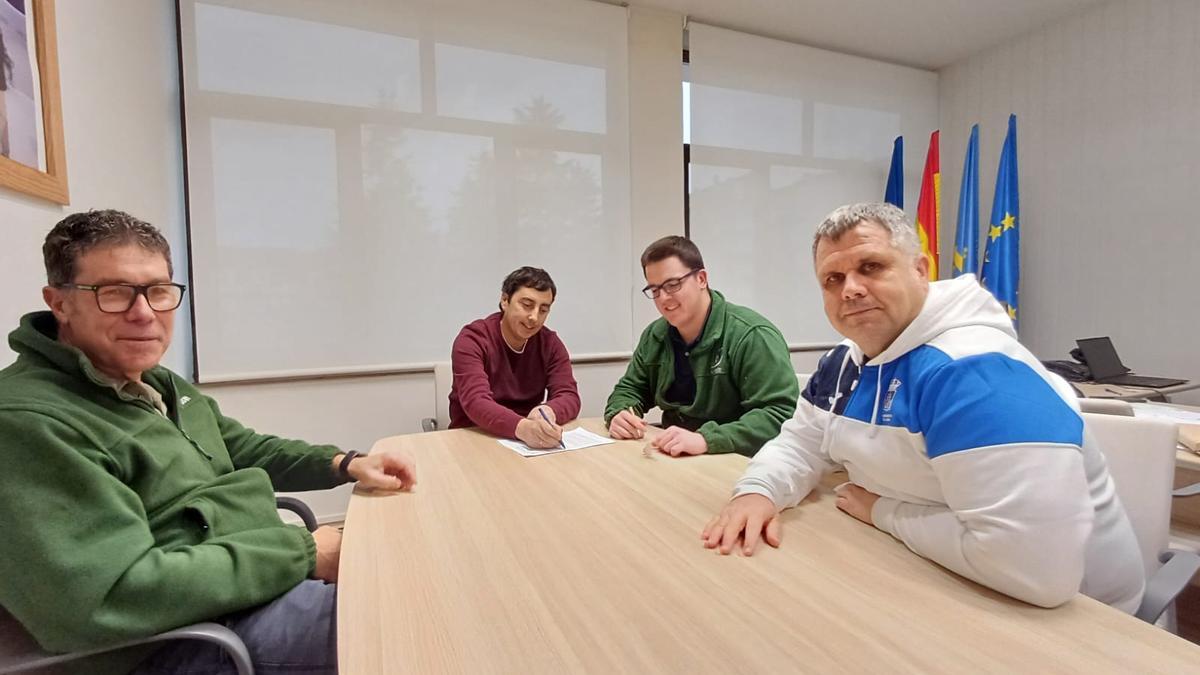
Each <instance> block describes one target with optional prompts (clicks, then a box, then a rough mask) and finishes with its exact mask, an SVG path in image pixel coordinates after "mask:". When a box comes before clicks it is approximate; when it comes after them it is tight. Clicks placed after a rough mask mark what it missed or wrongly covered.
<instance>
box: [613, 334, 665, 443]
mask: <svg viewBox="0 0 1200 675" xmlns="http://www.w3.org/2000/svg"><path fill="white" fill-rule="evenodd" d="M653 329H654V324H653V323H651V324H650V325H649V326H647V327H646V329H645V330H643V331H642V336H641V337H640V338H639V339H638V343H637V347H636V348H634V350H633V357H632V358H631V359H629V365H628V366H627V367H626V368H625V374H624V375H622V376H621V379H620V380H617V384H616V385H615V386H614V387H613V390H612V393H611V394H609V395H608V402H607V403H606V404H605V405H604V426H605V427H606V428H607V427H608V424H609V422H612V418H614V417H616V416H617V415H619V414H620V413H621V411H622V410H626V409H628V408H633V411H634V413H636V414H637V415H638V416H639V417H641V416H643V415H645V414H646V412H647V411H649V410H650V409H651V408H653V407H654V390H655V388H656V387H657V386H658V384H659V383H658V377H659V368H658V366H657V364H654V363H652V362H651V358H650V354H651V352H652V351H653V346H652V342H653V341H654V336H653V334H652V332H651V331H652V330H653Z"/></svg>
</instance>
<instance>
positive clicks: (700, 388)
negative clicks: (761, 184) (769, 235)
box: [604, 236, 800, 457]
mask: <svg viewBox="0 0 1200 675" xmlns="http://www.w3.org/2000/svg"><path fill="white" fill-rule="evenodd" d="M642 272H643V274H645V277H646V282H647V285H646V287H645V288H644V289H642V292H643V293H645V295H646V297H648V298H651V299H652V300H654V306H655V307H656V308H657V309H658V312H659V314H662V318H661V319H657V320H655V321H654V322H653V323H651V324H650V325H649V326H648V327H647V328H646V330H645V331H643V332H642V337H641V339H639V340H638V345H637V349H636V350H635V351H634V353H633V358H632V359H631V360H630V362H629V367H628V368H627V369H626V371H625V375H624V376H623V377H622V378H621V379H620V381H619V382H617V386H616V387H615V388H614V389H613V392H612V394H610V395H609V397H608V405H607V406H606V408H605V411H604V421H605V423H606V424H608V432H609V435H611V436H612V437H613V438H618V439H630V438H642V436H643V435H644V433H645V427H646V423H645V421H644V420H643V419H642V416H643V415H645V413H646V411H647V410H649V409H650V408H652V407H654V406H658V407H659V408H661V409H662V411H663V418H662V423H663V426H664V427H666V431H665V432H663V433H661V434H659V435H657V436H656V437H655V438H654V439H653V440H652V441H651V442H650V445H651V447H652V448H654V449H655V450H658V451H659V452H662V453H665V454H668V455H671V456H675V457H678V456H680V455H700V454H704V453H706V452H708V453H723V452H738V453H741V454H743V455H753V454H754V453H755V452H756V451H757V450H758V449H759V448H760V447H762V445H763V444H764V443H766V442H767V441H769V440H770V439H772V438H774V437H775V436H776V435H777V434H778V433H779V427H780V426H781V425H782V424H783V422H784V420H787V419H788V418H790V417H791V416H792V413H794V412H795V411H796V399H797V398H798V397H799V395H800V387H799V385H798V384H797V381H796V375H795V373H794V372H793V369H792V362H791V358H790V357H789V356H788V349H787V343H786V342H784V340H783V335H782V334H781V333H780V332H779V329H778V328H776V327H775V326H774V325H772V324H771V322H770V321H767V320H766V319H764V318H763V317H762V316H760V315H759V314H758V313H757V312H755V311H753V310H751V309H747V308H745V307H739V306H738V305H735V304H733V303H730V302H726V301H725V297H724V296H723V295H721V294H720V293H718V292H717V291H714V290H712V289H710V288H709V287H708V271H707V270H705V269H704V259H703V258H702V257H701V256H700V249H698V248H697V247H696V245H695V244H694V243H692V241H691V240H689V239H686V238H684V237H678V236H671V237H663V238H662V239H659V240H658V241H656V242H654V243H653V244H650V246H648V247H647V248H646V250H645V252H644V253H642Z"/></svg>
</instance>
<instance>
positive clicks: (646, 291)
mask: <svg viewBox="0 0 1200 675" xmlns="http://www.w3.org/2000/svg"><path fill="white" fill-rule="evenodd" d="M699 271H700V270H692V271H691V272H688V273H687V274H685V275H683V276H681V277H675V278H674V279H667V280H666V281H664V282H662V283H661V284H658V285H657V286H653V285H651V286H646V287H645V288H643V289H642V295H644V296H646V297H647V298H650V299H651V300H654V299H655V298H657V297H658V296H659V295H661V294H662V293H663V291H666V293H667V295H675V294H676V293H678V292H679V289H681V288H683V282H684V280H685V279H687V278H688V277H690V276H693V275H694V274H696V273H697V272H699Z"/></svg>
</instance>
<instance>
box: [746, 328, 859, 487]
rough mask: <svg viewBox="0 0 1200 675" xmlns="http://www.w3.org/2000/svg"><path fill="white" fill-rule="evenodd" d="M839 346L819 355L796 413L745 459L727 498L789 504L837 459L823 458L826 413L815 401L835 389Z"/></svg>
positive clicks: (840, 357)
mask: <svg viewBox="0 0 1200 675" xmlns="http://www.w3.org/2000/svg"><path fill="white" fill-rule="evenodd" d="M844 355H845V349H844V348H836V349H833V350H830V352H828V353H827V354H825V355H824V356H823V357H821V362H820V363H819V364H818V365H817V372H815V373H814V374H813V375H812V377H810V378H809V380H808V383H807V384H806V385H805V387H804V391H803V392H802V393H801V395H800V400H799V401H798V402H797V404H796V412H795V414H794V415H793V416H792V417H791V419H789V420H787V421H786V422H784V423H783V428H782V429H780V431H779V435H777V436H776V437H775V438H773V439H771V440H770V441H768V442H767V443H766V445H764V446H763V447H762V449H761V450H759V451H758V453H757V454H755V455H754V458H753V459H751V460H750V466H749V467H747V468H746V472H745V473H744V474H742V477H741V479H740V480H738V482H737V484H736V485H734V488H733V496H734V497H739V496H741V495H744V494H752V493H757V494H760V495H764V496H766V497H767V498H769V499H770V500H771V501H773V502H775V506H776V507H777V508H779V509H786V508H790V507H793V506H795V505H797V504H799V503H800V500H802V499H804V498H805V497H806V496H808V493H809V492H811V491H812V489H813V487H815V486H816V484H817V483H818V482H820V480H821V478H823V477H824V476H825V474H827V473H828V472H829V471H831V470H833V469H834V468H835V467H836V466H837V463H836V462H834V461H833V460H832V459H830V457H829V453H828V451H827V450H826V446H825V442H824V441H825V431H826V429H827V428H828V425H829V418H830V416H831V413H830V412H829V411H827V410H823V409H821V408H820V407H819V406H817V405H816V403H817V402H818V401H821V400H825V399H827V398H828V397H829V396H830V395H831V394H832V393H833V390H834V389H836V386H837V384H836V383H837V381H838V379H839V378H838V372H839V371H840V370H841V368H842V365H843V364H842V362H843V357H844Z"/></svg>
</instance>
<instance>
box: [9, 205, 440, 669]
mask: <svg viewBox="0 0 1200 675" xmlns="http://www.w3.org/2000/svg"><path fill="white" fill-rule="evenodd" d="M43 253H44V256H45V261H46V275H47V280H48V284H47V286H46V287H45V288H44V289H43V291H42V294H43V298H44V299H45V301H46V304H47V305H49V307H50V311H49V312H34V313H32V314H28V315H26V316H25V317H24V318H22V319H21V324H20V327H19V328H17V329H16V330H15V331H13V332H12V334H11V335H10V336H9V345H10V346H11V347H12V348H13V350H14V351H16V352H17V355H18V357H17V361H16V363H14V364H13V365H11V366H9V367H8V368H5V369H4V370H3V371H0V458H3V461H4V467H5V469H4V471H3V472H2V473H0V541H3V542H4V555H2V556H0V607H3V608H4V609H5V610H7V611H8V612H9V613H10V614H12V616H13V617H15V618H16V619H17V620H18V621H19V622H21V623H22V624H23V625H24V627H25V628H26V629H27V630H28V631H29V633H30V634H31V635H32V636H33V637H34V639H36V640H37V641H38V643H39V644H41V646H42V647H43V648H45V649H47V650H50V651H79V650H85V649H89V648H93V647H102V646H105V645H110V644H114V643H118V642H122V641H125V640H130V639H134V638H139V637H144V636H148V635H152V634H155V633H159V632H162V631H164V630H168V629H171V628H175V627H178V626H182V625H186V624H189V623H194V622H196V621H202V620H218V621H222V622H225V623H226V624H227V625H229V626H230V628H232V629H233V630H234V632H236V633H238V634H239V635H240V636H241V637H242V639H243V641H244V642H245V643H246V646H247V647H248V649H249V651H250V655H251V658H252V660H253V661H254V662H255V664H256V665H259V664H279V665H281V666H284V665H294V666H295V667H298V668H301V669H303V672H306V673H333V672H336V668H337V666H336V658H337V655H336V652H335V650H334V649H333V645H334V637H335V636H334V632H333V627H334V625H335V624H334V606H335V603H334V588H335V587H334V586H333V585H331V584H332V583H333V582H335V581H336V580H337V573H338V558H339V554H340V551H341V534H340V533H339V531H338V530H337V529H336V528H332V527H321V528H318V529H317V530H316V532H313V533H311V534H310V533H309V532H308V531H307V530H305V529H304V528H302V527H295V526H291V525H285V524H283V522H282V521H281V520H280V519H279V514H278V512H277V511H276V510H275V491H276V490H315V489H323V488H330V487H334V486H336V485H338V484H341V483H344V482H346V481H348V480H357V481H359V482H360V483H361V484H363V485H365V486H368V487H375V488H382V489H390V490H397V489H399V490H406V489H409V488H410V487H411V486H412V485H413V483H414V482H415V478H416V474H415V469H414V467H413V464H412V462H411V460H409V459H408V458H406V457H404V456H403V455H399V454H395V453H379V454H373V455H371V456H364V455H359V454H358V453H355V452H353V451H351V452H348V453H343V452H342V451H341V450H339V449H338V448H336V447H334V446H331V445H309V444H307V443H304V442H302V441H293V440H285V439H282V438H278V437H275V436H268V435H265V434H259V433H256V432H254V431H253V430H251V429H248V428H246V427H244V426H242V425H241V424H239V423H238V422H237V421H236V420H233V419H231V418H229V417H226V416H224V415H222V414H221V411H220V409H219V408H218V407H217V404H216V402H215V401H213V400H212V399H211V398H209V397H207V396H205V395H204V394H202V393H201V392H200V391H199V390H198V389H196V388H195V387H194V386H192V385H191V384H190V383H188V382H187V381H186V380H184V379H183V378H181V377H180V376H179V375H177V374H175V373H173V372H171V371H170V370H167V369H166V368H163V367H162V366H159V365H158V363H159V360H160V359H161V358H162V355H163V353H164V352H165V351H166V349H167V346H168V345H169V344H170V341H171V335H172V330H173V326H174V313H175V309H176V308H177V307H178V306H179V304H180V302H181V301H182V298H183V291H184V290H185V288H184V287H183V286H182V285H180V284H176V283H174V282H172V280H171V273H172V272H171V263H170V260H171V257H170V249H169V246H168V244H167V241H166V239H164V238H163V236H162V234H161V233H159V231H158V230H157V229H155V228H154V227H152V226H151V225H149V224H147V223H144V222H142V221H140V220H137V219H136V218H133V217H132V216H130V215H128V214H125V213H121V212H119V211H92V212H88V213H77V214H74V215H72V216H68V217H67V218H65V219H64V220H63V221H62V222H60V223H59V224H58V225H57V226H55V228H54V229H53V230H52V231H51V232H50V234H49V235H48V236H47V237H46V242H45V245H44V247H43ZM327 584H328V585H327ZM152 650H153V648H150V650H149V651H152ZM147 657H148V658H147ZM139 661H141V664H140V665H139ZM135 666H136V667H137V671H135V672H147V673H149V672H182V671H184V670H186V671H187V672H193V669H196V670H195V672H199V671H200V670H203V671H204V672H218V671H219V670H220V668H222V667H223V663H222V656H221V655H220V654H219V653H217V652H216V650H215V649H213V648H212V647H211V646H208V647H205V646H203V644H202V643H193V642H181V641H175V642H173V643H170V644H168V645H167V646H165V647H162V648H161V649H159V650H158V651H156V652H154V653H152V654H150V653H148V650H134V651H124V652H116V653H113V654H110V655H108V656H107V657H104V658H103V659H102V660H100V661H93V662H92V663H90V664H85V665H76V664H72V668H73V669H72V671H71V672H84V671H85V670H88V671H95V672H105V673H114V672H129V671H130V669H132V668H134V667H135ZM221 672H223V671H221ZM272 672H274V671H272Z"/></svg>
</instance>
